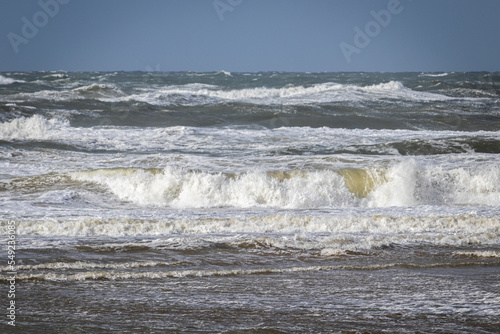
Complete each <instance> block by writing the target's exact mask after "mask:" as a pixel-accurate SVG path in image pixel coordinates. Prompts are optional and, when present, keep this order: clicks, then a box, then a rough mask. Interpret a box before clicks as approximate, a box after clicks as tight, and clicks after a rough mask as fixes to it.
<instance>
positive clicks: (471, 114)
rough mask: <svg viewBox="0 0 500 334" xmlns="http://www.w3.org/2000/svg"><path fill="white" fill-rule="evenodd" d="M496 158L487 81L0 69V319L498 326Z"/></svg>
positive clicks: (497, 83)
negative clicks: (11, 248)
mask: <svg viewBox="0 0 500 334" xmlns="http://www.w3.org/2000/svg"><path fill="white" fill-rule="evenodd" d="M499 153H500V74H498V73H486V72H484V73H277V72H263V73H229V72H225V71H221V72H213V73H194V72H180V73H156V72H154V73H144V72H114V73H102V72H85V73H78V72H75V73H69V72H23V73H2V74H1V76H0V198H1V209H0V213H1V219H0V224H1V233H2V234H1V238H0V241H1V242H2V249H5V250H7V249H8V247H7V246H8V241H9V240H11V239H9V238H10V236H11V235H12V233H10V232H9V231H10V230H9V227H10V226H12V224H15V227H16V229H15V238H16V239H15V240H16V242H17V243H16V250H15V262H16V265H15V266H14V267H12V266H9V265H8V261H9V258H8V254H7V252H3V254H4V255H3V260H2V259H0V260H1V261H2V262H3V263H0V282H1V285H0V286H2V287H3V290H2V292H1V295H2V298H1V300H2V309H3V310H4V312H3V315H2V318H3V320H2V323H1V324H0V328H2V331H4V332H5V331H12V332H19V333H53V332H68V333H79V332H82V333H83V332H92V333H108V332H113V331H117V332H122V333H163V332H175V333H192V332H203V333H261V332H265V333H304V332H309V333H325V332H347V333H349V332H353V333H355V332H357V331H360V332H418V331H420V332H442V333H445V332H446V333H471V332H474V333H498V332H499V328H500V320H499V319H500V206H499V204H500V154H499ZM13 270H15V272H16V275H15V292H16V293H15V297H14V298H11V297H9V296H8V292H9V286H11V284H10V283H9V282H10V280H11V276H12V275H11V274H10V273H11V272H12V271H13ZM11 300H14V301H15V306H16V314H15V315H16V317H15V324H16V326H15V327H13V326H11V325H9V324H8V321H9V318H8V317H7V315H8V310H7V307H8V306H9V302H10V301H11Z"/></svg>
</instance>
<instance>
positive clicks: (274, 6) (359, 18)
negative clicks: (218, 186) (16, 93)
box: [0, 0, 500, 72]
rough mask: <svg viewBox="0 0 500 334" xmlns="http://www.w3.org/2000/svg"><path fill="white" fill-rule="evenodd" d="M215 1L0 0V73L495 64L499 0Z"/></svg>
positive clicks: (498, 63) (499, 48) (489, 67)
mask: <svg viewBox="0 0 500 334" xmlns="http://www.w3.org/2000/svg"><path fill="white" fill-rule="evenodd" d="M65 2H68V3H65ZM398 2H399V4H398ZM41 4H42V5H41ZM55 4H57V6H56V5H55ZM215 4H216V5H217V6H215V5H214V0H1V2H0V18H1V19H0V35H1V39H0V40H1V42H0V53H1V58H0V71H30V70H68V71H117V70H124V71H132V70H142V71H149V70H161V71H218V70H227V71H241V72H246V71H298V72H302V71H309V72H319V71H386V72H399V71H480V70H486V71H499V70H500V1H499V0H399V1H398V0H359V1H358V0H216V1H215ZM43 7H45V9H44V8H43ZM216 7H217V9H216ZM372 11H374V12H375V13H378V14H377V15H379V17H378V21H377V19H376V18H375V16H374V15H372V14H371V13H372ZM387 13H389V14H390V18H389V17H388V16H387V15H385V16H384V14H387ZM356 27H357V28H359V30H355V28H356ZM367 28H368V31H367ZM370 29H371V30H370ZM359 31H361V34H360V33H359ZM363 35H364V36H363ZM370 35H371V37H370ZM367 38H368V39H369V41H368V40H367ZM342 43H344V44H342ZM341 45H343V46H344V47H343V48H342V47H341ZM346 50H347V51H346ZM346 55H347V56H346ZM348 60H350V61H348Z"/></svg>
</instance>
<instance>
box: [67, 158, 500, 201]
mask: <svg viewBox="0 0 500 334" xmlns="http://www.w3.org/2000/svg"><path fill="white" fill-rule="evenodd" d="M69 175H70V177H71V178H72V179H74V180H77V181H83V182H92V183H95V184H98V185H100V186H102V187H104V188H103V189H104V190H106V191H110V192H111V193H112V194H113V195H114V196H116V197H117V198H119V199H121V200H124V201H129V202H132V203H134V204H136V205H140V206H158V207H172V208H178V209H180V208H213V207H236V208H250V207H263V208H288V209H311V208H334V207H353V206H354V207H356V206H368V207H390V206H415V205H479V206H480V205H486V206H495V205H497V204H498V203H500V168H499V167H485V168H482V169H481V168H478V169H476V170H469V169H464V168H453V169H450V170H444V169H443V168H441V167H439V166H437V167H432V166H421V165H419V164H418V163H417V162H416V161H415V160H413V159H405V160H402V161H401V162H399V163H396V164H394V165H392V166H389V167H384V168H377V167H375V168H367V169H361V170H340V171H332V170H320V171H301V170H295V171H277V172H264V171H250V172H245V173H240V174H234V175H233V174H223V173H207V172H192V171H185V170H182V169H174V168H166V169H163V170H145V169H137V168H117V169H107V170H93V171H84V172H74V173H70V174H69Z"/></svg>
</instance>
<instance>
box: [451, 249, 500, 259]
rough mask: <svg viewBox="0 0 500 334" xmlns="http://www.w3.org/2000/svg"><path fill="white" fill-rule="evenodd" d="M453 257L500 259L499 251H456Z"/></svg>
mask: <svg viewBox="0 0 500 334" xmlns="http://www.w3.org/2000/svg"><path fill="white" fill-rule="evenodd" d="M453 255H455V256H460V257H479V258H500V252H499V251H456V252H453Z"/></svg>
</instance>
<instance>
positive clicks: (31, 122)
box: [0, 115, 69, 140]
mask: <svg viewBox="0 0 500 334" xmlns="http://www.w3.org/2000/svg"><path fill="white" fill-rule="evenodd" d="M68 127H69V122H68V121H61V120H58V119H55V118H54V119H50V120H48V119H46V118H45V117H43V116H40V115H35V116H32V117H30V118H26V117H21V118H17V119H14V120H12V121H10V122H5V123H0V139H3V140H32V139H47V138H50V137H52V136H53V135H54V134H55V133H56V132H58V131H59V130H61V129H64V128H68Z"/></svg>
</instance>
